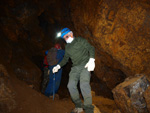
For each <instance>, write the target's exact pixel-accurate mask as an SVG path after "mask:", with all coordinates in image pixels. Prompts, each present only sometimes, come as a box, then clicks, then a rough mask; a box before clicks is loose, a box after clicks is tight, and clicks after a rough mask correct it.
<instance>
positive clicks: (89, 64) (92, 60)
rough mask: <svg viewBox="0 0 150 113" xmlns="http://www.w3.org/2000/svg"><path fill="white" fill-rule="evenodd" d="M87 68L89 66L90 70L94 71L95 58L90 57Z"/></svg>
mask: <svg viewBox="0 0 150 113" xmlns="http://www.w3.org/2000/svg"><path fill="white" fill-rule="evenodd" d="M85 68H87V70H88V71H94V69H95V59H94V58H90V59H89V61H88V63H87V64H86V65H85Z"/></svg>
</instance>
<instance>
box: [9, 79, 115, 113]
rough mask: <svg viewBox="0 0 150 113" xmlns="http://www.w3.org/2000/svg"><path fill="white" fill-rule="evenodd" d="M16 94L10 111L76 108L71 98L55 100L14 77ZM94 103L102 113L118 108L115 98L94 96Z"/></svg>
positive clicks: (53, 112) (49, 112)
mask: <svg viewBox="0 0 150 113" xmlns="http://www.w3.org/2000/svg"><path fill="white" fill-rule="evenodd" d="M11 82H12V87H13V88H14V90H15V92H16V94H15V101H16V105H15V109H13V110H12V111H11V112H10V113H70V112H71V110H72V109H73V108H74V104H73V103H72V101H71V98H64V99H60V100H59V98H58V97H57V95H56V98H55V100H53V99H52V98H48V97H46V96H44V95H43V94H41V93H39V92H37V91H35V90H34V89H32V88H31V87H30V86H28V85H27V84H26V83H24V82H22V81H20V80H18V79H17V78H13V79H12V80H11ZM93 104H95V105H96V106H97V107H98V108H99V109H100V111H101V113H112V112H113V111H114V110H116V109H117V108H116V105H115V103H114V101H113V100H110V99H107V98H103V97H99V96H94V97H93Z"/></svg>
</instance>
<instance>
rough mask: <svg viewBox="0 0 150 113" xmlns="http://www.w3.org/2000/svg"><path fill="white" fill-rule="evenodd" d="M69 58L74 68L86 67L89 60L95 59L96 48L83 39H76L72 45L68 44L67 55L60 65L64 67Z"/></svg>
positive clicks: (66, 47)
mask: <svg viewBox="0 0 150 113" xmlns="http://www.w3.org/2000/svg"><path fill="white" fill-rule="evenodd" d="M69 58H71V60H72V63H73V66H77V65H85V64H86V63H87V62H88V61H89V58H95V48H94V47H93V46H92V45H91V44H90V43H89V42H88V41H87V40H86V39H84V38H82V37H78V38H74V40H73V41H72V42H71V43H68V44H66V46H65V55H64V58H63V60H62V61H61V62H60V63H59V65H60V66H61V67H62V66H64V65H65V64H66V63H67V62H68V59H69Z"/></svg>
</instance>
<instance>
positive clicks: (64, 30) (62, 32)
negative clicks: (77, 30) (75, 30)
mask: <svg viewBox="0 0 150 113" xmlns="http://www.w3.org/2000/svg"><path fill="white" fill-rule="evenodd" d="M69 32H70V29H69V28H63V29H62V30H61V38H63V36H64V35H66V34H67V33H69Z"/></svg>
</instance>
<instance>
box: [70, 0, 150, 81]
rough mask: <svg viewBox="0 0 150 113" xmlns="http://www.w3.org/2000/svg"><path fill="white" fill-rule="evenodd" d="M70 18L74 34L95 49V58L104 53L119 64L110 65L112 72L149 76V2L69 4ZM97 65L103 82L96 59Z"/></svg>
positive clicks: (101, 0)
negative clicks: (81, 37) (84, 39)
mask: <svg viewBox="0 0 150 113" xmlns="http://www.w3.org/2000/svg"><path fill="white" fill-rule="evenodd" d="M71 17H72V21H73V23H74V24H73V25H74V28H75V31H76V32H77V33H78V34H79V35H82V36H83V37H85V38H87V39H88V40H89V41H90V42H91V44H93V45H94V46H95V48H96V51H97V54H100V55H101V56H103V55H102V54H101V51H104V52H105V53H107V54H108V56H111V60H112V61H116V62H119V65H116V63H115V62H113V63H112V64H111V65H110V67H111V68H114V67H115V69H120V70H121V71H122V72H123V73H125V74H126V76H134V75H135V74H137V73H145V74H149V73H150V71H149V68H150V64H149V62H150V59H149V56H150V51H149V50H150V40H149V38H150V34H149V31H150V1H149V0H130V1H127V0H92V1H91V0H81V1H80V2H79V1H76V0H71ZM106 60H107V61H108V62H111V60H110V59H107V58H106ZM96 62H99V63H97V65H96V70H95V72H96V75H97V76H99V78H101V79H102V77H101V76H102V75H100V74H99V73H101V72H100V71H99V70H100V69H101V68H103V67H102V66H100V62H103V61H102V60H101V59H100V58H99V56H98V55H97V57H96ZM115 65H116V66H117V67H116V66H115ZM107 66H108V65H107Z"/></svg>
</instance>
